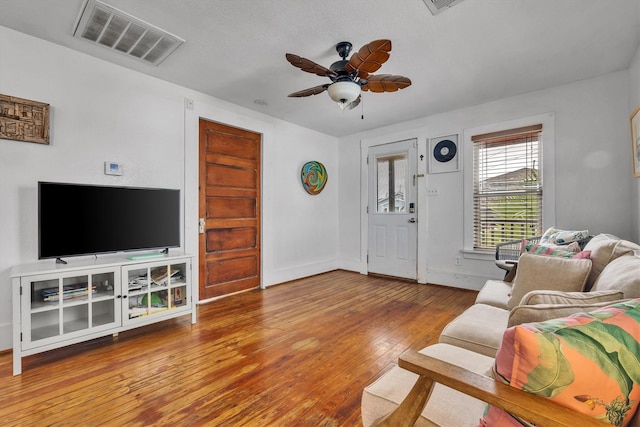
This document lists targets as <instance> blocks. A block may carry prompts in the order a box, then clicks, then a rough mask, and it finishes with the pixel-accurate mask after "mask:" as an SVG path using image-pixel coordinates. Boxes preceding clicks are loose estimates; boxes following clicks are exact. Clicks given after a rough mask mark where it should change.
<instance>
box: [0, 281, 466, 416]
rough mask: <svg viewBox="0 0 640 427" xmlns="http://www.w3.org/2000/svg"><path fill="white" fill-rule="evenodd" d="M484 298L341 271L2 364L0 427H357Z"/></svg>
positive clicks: (1, 357)
mask: <svg viewBox="0 0 640 427" xmlns="http://www.w3.org/2000/svg"><path fill="white" fill-rule="evenodd" d="M475 296H476V293H475V292H473V291H465V290H460V289H454V288H447V287H443V286H433V285H418V284H415V283H408V282H405V281H400V280H394V279H390V278H382V277H374V276H364V275H360V274H357V273H352V272H345V271H334V272H330V273H325V274H322V275H318V276H314V277H310V278H306V279H301V280H297V281H294V282H290V283H287V284H283V285H278V286H273V287H270V288H268V289H266V290H264V291H259V290H255V291H249V292H246V293H242V294H237V295H233V296H230V297H227V298H224V299H221V300H218V301H214V302H212V303H209V304H206V305H202V306H199V307H198V323H197V324H195V325H191V323H190V318H189V317H188V316H186V317H182V318H179V319H174V320H169V321H166V322H162V323H160V324H156V325H151V326H147V327H143V328H138V329H135V330H132V331H128V332H125V333H121V334H120V335H119V336H118V337H116V338H112V337H107V338H102V339H98V340H94V341H91V342H88V343H82V344H76V345H73V346H70V347H66V348H63V349H58V350H53V351H50V352H47V353H41V354H38V355H34V356H30V357H26V358H24V359H23V373H22V375H20V376H16V377H13V376H12V370H11V369H12V367H11V362H12V360H11V352H5V353H3V354H0V388H1V391H0V424H1V425H3V426H13V425H25V426H27V425H37V426H40V425H73V426H84V425H86V426H93V425H117V426H124V425H127V426H129V425H132V426H147V425H174V426H191V425H214V426H359V425H361V421H360V398H361V393H362V389H363V388H364V387H365V386H366V385H368V384H369V383H371V382H372V381H374V380H375V379H376V378H378V377H379V376H380V375H381V374H383V373H384V372H386V371H387V370H388V369H390V368H391V366H393V364H394V363H395V362H396V361H397V358H398V355H399V354H400V353H401V352H402V351H403V350H405V349H407V348H412V349H420V348H423V347H425V346H427V345H429V344H431V343H434V342H436V341H437V339H438V335H439V333H440V331H441V330H442V328H443V327H444V326H445V325H446V324H447V323H448V322H449V321H451V320H452V319H453V318H454V317H455V316H456V315H458V314H459V313H461V312H462V311H463V310H464V309H465V308H466V307H468V306H470V305H471V304H472V303H473V300H474V298H475Z"/></svg>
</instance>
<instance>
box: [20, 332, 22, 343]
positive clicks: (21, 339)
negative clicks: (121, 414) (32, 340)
mask: <svg viewBox="0 0 640 427" xmlns="http://www.w3.org/2000/svg"><path fill="white" fill-rule="evenodd" d="M20 341H21V342H22V332H20Z"/></svg>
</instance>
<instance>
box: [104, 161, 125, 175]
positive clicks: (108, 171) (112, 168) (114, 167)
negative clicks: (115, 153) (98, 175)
mask: <svg viewBox="0 0 640 427" xmlns="http://www.w3.org/2000/svg"><path fill="white" fill-rule="evenodd" d="M122 169H123V168H122V164H120V163H115V162H104V174H105V175H122V172H123V170H122Z"/></svg>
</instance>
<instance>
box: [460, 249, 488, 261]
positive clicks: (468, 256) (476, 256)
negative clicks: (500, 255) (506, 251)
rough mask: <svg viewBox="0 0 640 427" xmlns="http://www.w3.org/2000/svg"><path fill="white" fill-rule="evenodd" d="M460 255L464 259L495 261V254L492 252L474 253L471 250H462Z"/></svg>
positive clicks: (474, 251)
mask: <svg viewBox="0 0 640 427" xmlns="http://www.w3.org/2000/svg"><path fill="white" fill-rule="evenodd" d="M462 255H463V256H464V258H465V259H477V260H480V261H491V262H493V261H495V260H496V253H495V252H494V251H476V250H473V249H463V250H462Z"/></svg>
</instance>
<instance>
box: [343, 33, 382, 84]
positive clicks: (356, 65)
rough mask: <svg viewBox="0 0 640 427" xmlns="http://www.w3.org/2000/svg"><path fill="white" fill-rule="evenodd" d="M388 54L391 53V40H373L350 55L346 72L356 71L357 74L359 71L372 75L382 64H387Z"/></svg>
mask: <svg viewBox="0 0 640 427" xmlns="http://www.w3.org/2000/svg"><path fill="white" fill-rule="evenodd" d="M389 52H391V40H386V39H382V40H374V41H372V42H371V43H368V44H366V45H364V46H362V47H361V48H360V50H359V51H358V52H356V53H354V54H353V55H351V59H349V63H348V64H347V65H346V70H347V71H348V72H353V71H358V74H359V73H360V72H361V71H364V72H366V73H374V72H376V71H378V70H379V69H380V67H381V66H382V64H384V63H385V62H387V59H389ZM361 78H366V77H361Z"/></svg>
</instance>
